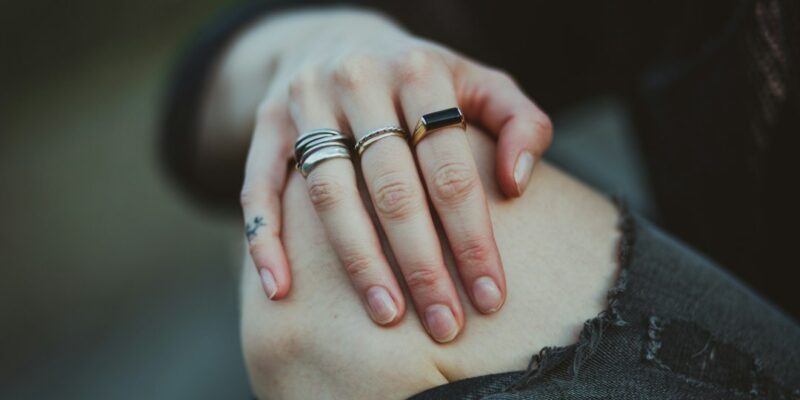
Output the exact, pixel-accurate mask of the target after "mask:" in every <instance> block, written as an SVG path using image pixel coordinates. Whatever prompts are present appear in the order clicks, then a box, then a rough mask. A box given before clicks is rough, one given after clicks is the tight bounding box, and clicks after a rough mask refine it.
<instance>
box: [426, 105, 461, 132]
mask: <svg viewBox="0 0 800 400" xmlns="http://www.w3.org/2000/svg"><path fill="white" fill-rule="evenodd" d="M422 118H423V119H424V120H425V128H426V129H427V130H428V131H433V130H436V129H440V128H446V127H448V126H456V125H457V126H461V127H463V125H464V116H463V115H461V110H459V109H458V107H453V108H448V109H446V110H441V111H436V112H432V113H430V114H425V115H424V116H423V117H422Z"/></svg>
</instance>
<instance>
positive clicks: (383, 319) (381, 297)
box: [367, 286, 397, 325]
mask: <svg viewBox="0 0 800 400" xmlns="http://www.w3.org/2000/svg"><path fill="white" fill-rule="evenodd" d="M367 304H369V310H370V314H372V319H373V320H375V322H377V323H379V324H381V325H384V324H388V323H389V322H392V321H394V319H395V317H397V306H396V305H395V304H394V300H392V296H391V295H390V294H389V291H387V290H386V289H385V288H383V287H380V286H373V287H371V288H369V290H367Z"/></svg>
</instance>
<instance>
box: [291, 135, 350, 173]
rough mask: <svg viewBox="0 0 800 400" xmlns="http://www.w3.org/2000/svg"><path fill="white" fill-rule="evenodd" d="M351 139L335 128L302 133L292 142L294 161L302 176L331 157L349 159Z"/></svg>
mask: <svg viewBox="0 0 800 400" xmlns="http://www.w3.org/2000/svg"><path fill="white" fill-rule="evenodd" d="M351 144H352V141H351V140H350V138H348V137H347V136H345V135H343V134H342V133H341V132H339V131H337V130H335V129H316V130H313V131H310V132H306V133H304V134H303V135H302V136H300V137H299V138H297V141H296V142H295V143H294V161H295V163H296V167H297V170H298V171H300V174H301V175H303V177H307V176H308V174H309V173H311V171H312V170H313V169H314V168H315V167H316V166H317V165H318V164H320V163H322V162H323V161H325V160H329V159H331V158H347V159H350V158H351V156H350V147H351Z"/></svg>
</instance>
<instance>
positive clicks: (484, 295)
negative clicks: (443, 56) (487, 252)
mask: <svg viewBox="0 0 800 400" xmlns="http://www.w3.org/2000/svg"><path fill="white" fill-rule="evenodd" d="M472 296H473V297H474V299H475V305H476V306H477V307H478V310H480V312H482V313H486V314H488V313H493V312H495V311H497V310H499V309H500V306H502V305H503V296H502V294H501V293H500V288H498V287H497V284H496V283H494V280H493V279H492V278H490V277H488V276H482V277H480V278H478V279H475V282H474V283H473V284H472Z"/></svg>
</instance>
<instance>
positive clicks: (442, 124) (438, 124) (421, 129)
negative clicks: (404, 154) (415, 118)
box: [411, 107, 467, 146]
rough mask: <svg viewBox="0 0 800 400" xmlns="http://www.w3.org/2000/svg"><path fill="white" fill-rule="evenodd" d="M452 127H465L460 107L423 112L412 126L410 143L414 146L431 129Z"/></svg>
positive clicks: (431, 130)
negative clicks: (414, 125)
mask: <svg viewBox="0 0 800 400" xmlns="http://www.w3.org/2000/svg"><path fill="white" fill-rule="evenodd" d="M453 127H459V128H461V129H465V128H466V127H467V123H466V121H465V120H464V114H462V113H461V109H459V108H458V107H453V108H448V109H445V110H441V111H436V112H432V113H430V114H425V115H423V116H422V118H420V119H419V122H417V126H416V128H414V134H412V135H411V145H412V146H416V145H417V143H419V142H420V141H421V140H422V139H424V138H425V137H426V136H427V135H428V134H429V133H431V132H433V131H437V130H440V129H444V128H453Z"/></svg>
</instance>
